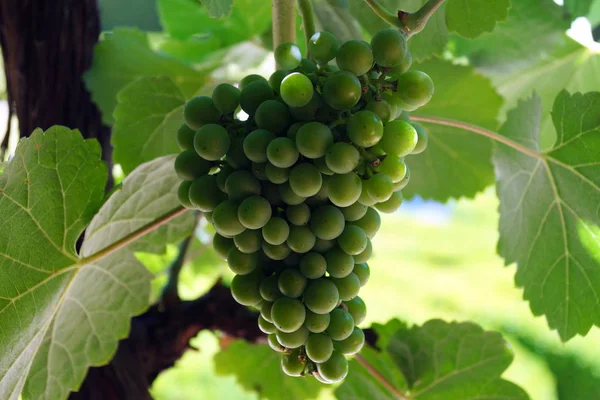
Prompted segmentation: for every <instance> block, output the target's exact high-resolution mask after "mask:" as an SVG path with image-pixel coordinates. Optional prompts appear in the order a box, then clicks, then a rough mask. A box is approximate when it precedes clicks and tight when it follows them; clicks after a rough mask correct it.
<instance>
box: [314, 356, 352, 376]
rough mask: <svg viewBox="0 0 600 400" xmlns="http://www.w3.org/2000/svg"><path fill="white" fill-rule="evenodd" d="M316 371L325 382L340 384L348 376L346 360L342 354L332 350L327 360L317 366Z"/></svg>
mask: <svg viewBox="0 0 600 400" xmlns="http://www.w3.org/2000/svg"><path fill="white" fill-rule="evenodd" d="M317 371H318V372H319V375H321V378H323V379H324V380H325V381H327V382H330V383H337V382H341V381H342V380H344V378H345V377H346V376H347V375H348V360H346V357H344V355H343V354H342V353H340V352H338V351H336V350H334V351H333V353H332V354H331V357H330V358H329V360H327V361H325V362H324V363H321V364H317Z"/></svg>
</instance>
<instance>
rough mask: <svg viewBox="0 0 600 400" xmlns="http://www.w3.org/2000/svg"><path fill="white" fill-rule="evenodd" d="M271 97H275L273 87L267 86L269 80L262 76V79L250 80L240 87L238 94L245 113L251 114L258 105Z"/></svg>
mask: <svg viewBox="0 0 600 400" xmlns="http://www.w3.org/2000/svg"><path fill="white" fill-rule="evenodd" d="M273 98H275V94H274V93H273V89H271V86H269V82H267V81H266V80H265V79H264V78H263V80H256V81H254V82H250V83H249V84H248V85H247V86H246V87H244V88H243V89H242V93H241V94H240V106H241V107H242V110H244V112H245V113H246V114H248V115H250V116H252V115H254V113H256V110H257V109H258V106H260V105H261V104H262V103H264V102H265V101H267V100H272V99H273Z"/></svg>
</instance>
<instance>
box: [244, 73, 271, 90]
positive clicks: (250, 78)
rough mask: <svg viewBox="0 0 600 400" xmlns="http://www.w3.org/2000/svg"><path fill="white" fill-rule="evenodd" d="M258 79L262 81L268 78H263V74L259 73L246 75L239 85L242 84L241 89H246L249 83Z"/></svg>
mask: <svg viewBox="0 0 600 400" xmlns="http://www.w3.org/2000/svg"><path fill="white" fill-rule="evenodd" d="M258 81H260V82H267V80H266V79H265V78H263V77H262V76H260V75H257V74H250V75H246V76H245V77H243V78H242V80H241V81H240V85H239V86H240V90H244V88H245V87H246V86H248V85H249V84H251V83H252V82H258ZM267 83H268V82H267Z"/></svg>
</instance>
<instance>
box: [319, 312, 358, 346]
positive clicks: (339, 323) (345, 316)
mask: <svg viewBox="0 0 600 400" xmlns="http://www.w3.org/2000/svg"><path fill="white" fill-rule="evenodd" d="M329 316H330V317H331V320H330V321H329V326H328V327H327V330H326V331H325V332H327V334H328V335H329V336H330V337H331V338H332V339H333V340H344V339H346V338H347V337H348V336H350V335H351V334H352V331H353V330H354V318H352V315H350V313H349V312H348V311H346V310H342V309H341V308H336V309H335V310H333V311H331V312H330V313H329Z"/></svg>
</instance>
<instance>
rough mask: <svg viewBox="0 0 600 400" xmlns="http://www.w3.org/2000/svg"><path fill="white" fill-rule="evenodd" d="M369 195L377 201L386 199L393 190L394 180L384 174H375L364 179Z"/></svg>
mask: <svg viewBox="0 0 600 400" xmlns="http://www.w3.org/2000/svg"><path fill="white" fill-rule="evenodd" d="M365 185H367V191H368V192H369V196H371V198H373V199H375V200H376V201H377V202H381V201H386V200H387V199H389V198H390V196H391V195H392V193H393V192H394V182H393V181H392V178H390V177H389V176H387V175H386V174H375V175H373V176H372V177H370V178H369V179H368V180H367V181H365Z"/></svg>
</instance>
